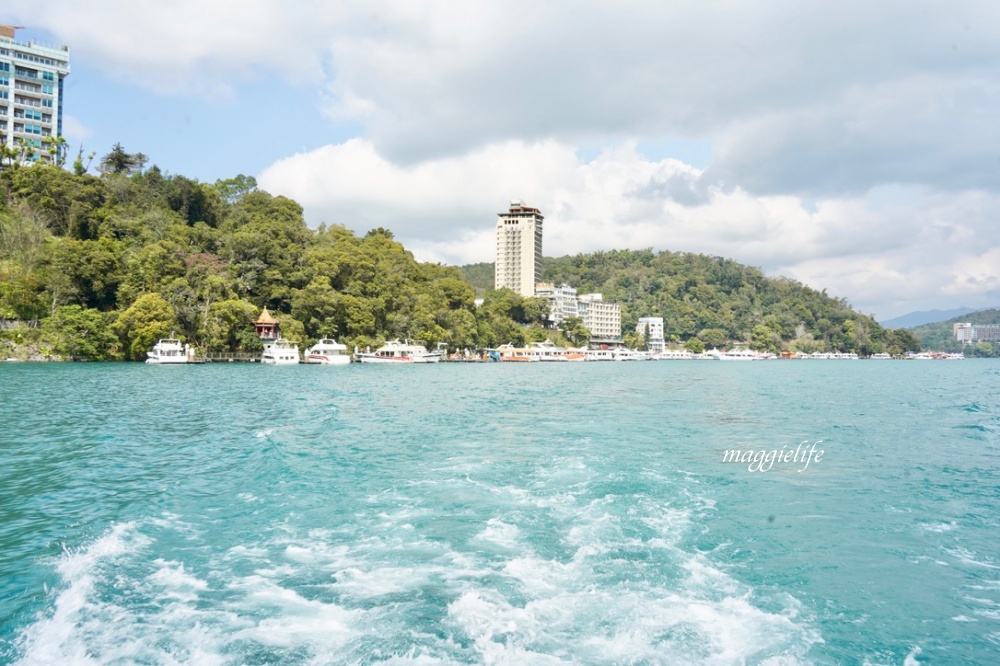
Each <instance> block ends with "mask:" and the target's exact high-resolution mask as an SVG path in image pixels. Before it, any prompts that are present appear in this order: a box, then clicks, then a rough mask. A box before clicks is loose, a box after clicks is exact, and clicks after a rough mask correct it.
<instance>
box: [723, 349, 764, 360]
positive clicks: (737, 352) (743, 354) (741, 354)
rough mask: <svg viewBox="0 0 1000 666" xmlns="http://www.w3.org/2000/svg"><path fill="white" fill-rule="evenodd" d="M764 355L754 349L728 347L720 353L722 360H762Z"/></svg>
mask: <svg viewBox="0 0 1000 666" xmlns="http://www.w3.org/2000/svg"><path fill="white" fill-rule="evenodd" d="M763 358H764V357H763V356H761V355H760V354H758V353H757V352H755V351H753V350H752V349H741V348H734V349H727V350H726V351H724V352H722V353H721V354H719V360H720V361H760V360H762V359H763Z"/></svg>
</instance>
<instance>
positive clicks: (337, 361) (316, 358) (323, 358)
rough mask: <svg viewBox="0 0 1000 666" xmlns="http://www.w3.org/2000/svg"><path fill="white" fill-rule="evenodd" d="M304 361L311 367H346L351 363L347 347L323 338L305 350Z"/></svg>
mask: <svg viewBox="0 0 1000 666" xmlns="http://www.w3.org/2000/svg"><path fill="white" fill-rule="evenodd" d="M304 361H305V362H306V363H309V364H312V365H347V364H348V363H350V362H351V355H350V352H348V350H347V345H344V344H341V343H339V342H337V341H336V340H333V339H331V338H323V339H322V340H320V341H319V342H317V343H316V344H314V345H313V346H312V347H309V348H307V349H306V350H305V356H304Z"/></svg>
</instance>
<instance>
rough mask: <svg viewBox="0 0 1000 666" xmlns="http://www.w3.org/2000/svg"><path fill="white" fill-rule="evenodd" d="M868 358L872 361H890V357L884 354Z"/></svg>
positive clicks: (880, 353)
mask: <svg viewBox="0 0 1000 666" xmlns="http://www.w3.org/2000/svg"><path fill="white" fill-rule="evenodd" d="M868 358H870V359H872V360H873V361H888V360H891V359H892V356H890V355H889V354H886V353H885V352H879V353H877V354H872V355H871V356H869V357H868Z"/></svg>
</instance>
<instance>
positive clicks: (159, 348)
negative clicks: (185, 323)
mask: <svg viewBox="0 0 1000 666" xmlns="http://www.w3.org/2000/svg"><path fill="white" fill-rule="evenodd" d="M146 356H147V358H146V363H149V364H152V365H180V364H183V363H192V362H194V349H193V348H192V347H191V345H186V344H184V345H182V344H181V341H180V340H178V339H176V338H161V339H160V340H158V341H157V342H156V344H155V345H153V349H152V351H148V352H146Z"/></svg>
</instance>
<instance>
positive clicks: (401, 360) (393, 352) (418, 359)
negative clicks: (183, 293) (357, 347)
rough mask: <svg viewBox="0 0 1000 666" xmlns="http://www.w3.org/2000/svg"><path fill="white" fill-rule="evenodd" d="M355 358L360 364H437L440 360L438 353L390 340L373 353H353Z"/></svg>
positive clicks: (422, 347)
mask: <svg viewBox="0 0 1000 666" xmlns="http://www.w3.org/2000/svg"><path fill="white" fill-rule="evenodd" d="M354 355H355V357H356V358H357V360H359V361H361V362H362V363H385V364H392V363H395V364H405V363H437V362H439V361H440V360H441V353H440V352H436V351H433V352H430V351H427V348H426V347H424V346H423V345H416V344H412V343H410V341H409V340H407V341H405V342H400V341H399V340H390V341H389V342H386V343H385V344H384V345H382V346H381V347H379V348H378V349H376V350H375V351H373V352H369V351H364V352H355V354H354Z"/></svg>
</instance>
